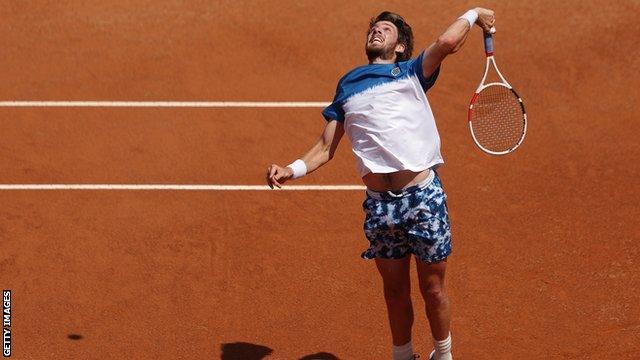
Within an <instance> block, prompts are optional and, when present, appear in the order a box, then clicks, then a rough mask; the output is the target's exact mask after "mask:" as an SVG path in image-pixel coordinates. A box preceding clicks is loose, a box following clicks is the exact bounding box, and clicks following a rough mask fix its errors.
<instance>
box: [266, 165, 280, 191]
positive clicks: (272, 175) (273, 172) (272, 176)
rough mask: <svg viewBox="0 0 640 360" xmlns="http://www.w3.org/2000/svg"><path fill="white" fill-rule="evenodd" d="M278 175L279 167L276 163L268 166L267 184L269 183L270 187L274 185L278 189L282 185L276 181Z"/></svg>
mask: <svg viewBox="0 0 640 360" xmlns="http://www.w3.org/2000/svg"><path fill="white" fill-rule="evenodd" d="M280 177H281V171H280V167H279V166H278V165H276V164H273V165H271V166H269V168H268V169H267V185H269V187H270V188H272V189H273V186H274V185H275V186H276V187H277V188H278V189H280V188H282V185H281V184H280V182H278V180H279V179H280Z"/></svg>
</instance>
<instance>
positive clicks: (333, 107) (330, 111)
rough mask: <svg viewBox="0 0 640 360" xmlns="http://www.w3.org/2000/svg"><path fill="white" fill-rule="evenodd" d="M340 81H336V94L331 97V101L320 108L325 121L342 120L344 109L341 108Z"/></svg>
mask: <svg viewBox="0 0 640 360" xmlns="http://www.w3.org/2000/svg"><path fill="white" fill-rule="evenodd" d="M342 92H343V91H342V86H341V83H340V82H338V87H337V89H336V95H335V96H334V97H333V102H332V103H331V104H330V105H329V106H327V107H326V108H324V110H322V116H324V119H325V120H327V121H331V120H338V121H339V122H344V110H343V109H342V103H341V101H340V95H341V94H342Z"/></svg>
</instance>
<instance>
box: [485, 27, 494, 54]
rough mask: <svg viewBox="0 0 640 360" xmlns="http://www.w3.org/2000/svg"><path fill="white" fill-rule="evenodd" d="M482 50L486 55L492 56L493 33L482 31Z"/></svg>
mask: <svg viewBox="0 0 640 360" xmlns="http://www.w3.org/2000/svg"><path fill="white" fill-rule="evenodd" d="M484 52H485V54H487V57H489V56H493V35H491V33H488V32H485V33H484Z"/></svg>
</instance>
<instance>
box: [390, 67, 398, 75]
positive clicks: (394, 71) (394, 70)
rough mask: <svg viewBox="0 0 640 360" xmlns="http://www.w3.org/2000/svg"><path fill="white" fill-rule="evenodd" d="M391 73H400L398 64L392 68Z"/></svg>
mask: <svg viewBox="0 0 640 360" xmlns="http://www.w3.org/2000/svg"><path fill="white" fill-rule="evenodd" d="M391 75H393V76H398V75H400V68H399V67H397V66H396V67H394V68H393V69H391Z"/></svg>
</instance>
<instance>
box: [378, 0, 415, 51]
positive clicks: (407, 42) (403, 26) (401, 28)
mask: <svg viewBox="0 0 640 360" xmlns="http://www.w3.org/2000/svg"><path fill="white" fill-rule="evenodd" d="M379 21H388V22H390V23H392V24H393V25H395V26H396V28H398V43H400V44H402V45H404V52H401V53H398V52H397V53H396V61H398V62H400V61H406V60H409V59H410V58H411V53H412V52H413V30H411V26H409V24H407V23H406V21H404V18H403V17H402V16H400V15H398V14H396V13H392V12H391V11H383V12H381V13H380V15H378V16H376V17H374V18H371V21H370V22H369V30H371V28H372V27H373V25H375V24H376V23H377V22H379Z"/></svg>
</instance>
